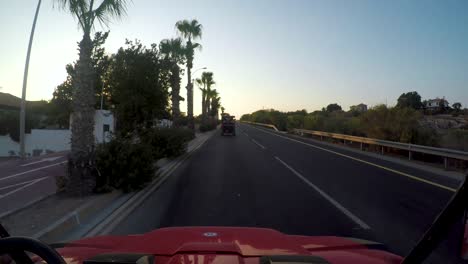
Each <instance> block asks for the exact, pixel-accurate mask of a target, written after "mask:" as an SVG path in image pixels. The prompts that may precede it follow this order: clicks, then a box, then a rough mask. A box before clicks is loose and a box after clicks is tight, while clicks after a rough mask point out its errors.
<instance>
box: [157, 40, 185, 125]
mask: <svg viewBox="0 0 468 264" xmlns="http://www.w3.org/2000/svg"><path fill="white" fill-rule="evenodd" d="M159 49H160V51H161V53H162V54H163V56H164V60H165V61H166V62H167V63H168V64H169V65H168V66H169V68H170V77H169V78H170V80H169V82H170V84H171V89H172V91H171V101H172V119H173V122H174V124H175V125H176V126H177V124H178V120H179V117H180V107H179V102H180V101H181V100H182V101H183V100H185V99H184V98H183V97H181V96H180V94H179V93H180V81H181V78H180V72H181V69H180V67H179V64H180V63H183V62H184V54H185V47H184V45H183V43H182V40H181V39H180V38H175V39H165V40H162V41H161V43H160V44H159Z"/></svg>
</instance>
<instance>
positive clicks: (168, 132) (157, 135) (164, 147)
mask: <svg viewBox="0 0 468 264" xmlns="http://www.w3.org/2000/svg"><path fill="white" fill-rule="evenodd" d="M194 137H195V135H194V133H193V131H192V130H190V129H184V128H158V129H150V130H147V131H145V132H144V133H143V135H142V136H141V140H142V142H145V143H146V144H148V145H149V146H150V147H151V152H152V157H153V159H154V160H158V159H160V158H163V157H177V156H179V155H182V154H184V153H185V151H186V148H187V142H189V141H190V140H192V139H193V138H194Z"/></svg>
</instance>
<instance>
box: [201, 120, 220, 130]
mask: <svg viewBox="0 0 468 264" xmlns="http://www.w3.org/2000/svg"><path fill="white" fill-rule="evenodd" d="M216 126H217V123H216V121H215V120H206V121H204V122H202V123H201V124H200V128H199V130H200V132H206V131H210V130H214V129H216Z"/></svg>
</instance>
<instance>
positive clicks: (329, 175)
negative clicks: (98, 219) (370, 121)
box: [113, 124, 460, 263]
mask: <svg viewBox="0 0 468 264" xmlns="http://www.w3.org/2000/svg"><path fill="white" fill-rule="evenodd" d="M237 129H238V132H237V136H235V137H229V136H226V137H223V136H221V135H220V134H219V133H217V134H216V135H215V136H214V137H213V138H211V139H210V140H209V141H208V142H206V143H205V145H204V146H202V147H201V148H200V149H199V150H198V151H196V152H195V153H193V155H192V157H191V158H190V159H189V160H187V161H186V162H185V163H184V164H183V165H182V166H180V167H179V168H178V169H177V170H176V171H175V172H174V174H173V176H171V178H170V179H169V180H168V181H167V182H166V183H164V185H163V186H162V187H161V188H160V189H159V190H158V191H157V192H156V193H155V194H154V195H153V197H151V198H150V199H148V200H147V201H146V202H145V203H144V204H143V205H142V206H140V208H138V209H137V210H136V211H134V212H133V214H132V215H131V217H129V218H128V219H126V220H125V221H124V222H123V223H121V224H120V225H119V227H118V228H117V229H116V230H115V231H114V232H113V233H115V234H129V233H142V232H146V231H149V230H152V229H155V228H158V227H167V226H249V227H268V228H274V229H277V230H279V231H281V232H284V233H287V234H300V235H315V236H316V235H333V236H347V237H349V236H351V237H356V238H363V239H368V240H373V241H378V242H381V243H383V244H385V245H386V246H387V247H388V250H389V251H391V252H394V253H397V254H399V255H406V254H407V253H408V252H409V251H410V250H411V248H412V247H413V246H414V245H415V244H416V243H417V241H418V239H419V238H420V237H421V235H422V234H423V233H424V232H425V230H426V229H427V228H428V227H429V226H430V225H431V223H432V221H433V220H434V219H435V218H436V216H437V214H438V213H440V211H441V210H442V209H443V208H444V206H445V204H446V203H447V202H448V200H449V199H450V197H451V196H452V195H453V193H454V189H456V188H457V186H458V184H459V182H457V181H456V180H454V179H450V178H447V177H442V176H439V175H436V174H433V173H427V172H423V171H419V170H417V169H415V168H412V167H407V166H403V165H401V164H400V165H399V164H394V163H392V162H389V161H383V160H380V159H378V158H372V157H369V156H367V155H362V154H356V153H354V152H351V151H347V150H345V149H342V148H339V147H333V146H326V145H323V144H321V143H319V142H317V141H312V140H309V139H304V138H299V137H294V136H288V135H284V134H278V133H273V132H271V131H267V130H264V129H259V128H256V127H252V126H249V125H244V124H241V125H238V127H237ZM457 231H459V230H455V229H454V230H453V231H452V233H451V234H450V235H449V236H448V238H447V241H445V242H444V243H443V244H442V246H441V247H439V248H438V249H437V250H436V251H435V252H434V253H433V254H432V256H431V259H430V261H429V262H428V263H455V262H457V258H456V251H457V248H458V247H459V243H457V241H456V238H457V235H459V234H460V232H457Z"/></svg>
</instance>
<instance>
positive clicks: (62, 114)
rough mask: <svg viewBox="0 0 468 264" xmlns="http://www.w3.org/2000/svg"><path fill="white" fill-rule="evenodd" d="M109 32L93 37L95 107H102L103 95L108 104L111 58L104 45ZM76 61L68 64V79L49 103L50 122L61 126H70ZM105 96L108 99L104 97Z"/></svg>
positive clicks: (57, 89) (105, 104)
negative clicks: (107, 78)
mask: <svg viewBox="0 0 468 264" xmlns="http://www.w3.org/2000/svg"><path fill="white" fill-rule="evenodd" d="M108 36H109V32H105V33H102V32H96V33H95V34H94V39H93V52H92V55H91V58H92V66H93V68H94V71H95V77H94V78H95V83H96V84H97V85H96V86H95V87H94V94H95V98H96V99H95V108H96V109H99V108H100V107H101V100H99V99H100V98H101V96H102V97H103V98H102V99H103V100H102V103H103V107H107V106H108V100H107V99H108V97H109V95H108V91H107V90H108V89H107V88H106V89H104V88H105V87H104V85H105V80H104V79H105V78H106V75H107V73H108V69H109V63H110V58H109V56H107V55H106V54H105V49H104V47H103V45H104V43H105V41H106V39H107V37H108ZM75 67H76V63H73V64H72V63H71V64H67V66H66V67H65V69H66V71H67V74H68V75H67V78H66V80H65V81H64V82H63V83H61V84H60V85H58V86H57V87H56V88H55V90H54V93H53V95H52V100H50V104H49V113H48V124H49V125H52V126H58V127H59V128H65V129H68V128H69V124H70V114H71V113H72V98H73V78H74V76H75V74H76V70H75ZM104 97H105V98H106V99H104Z"/></svg>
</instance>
